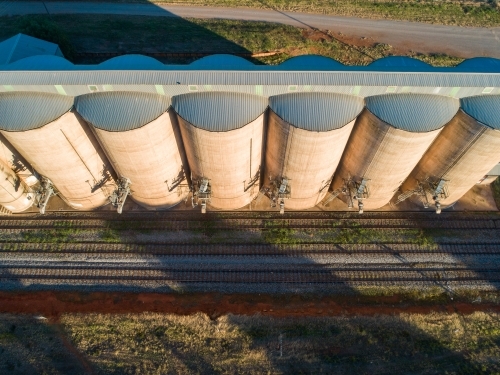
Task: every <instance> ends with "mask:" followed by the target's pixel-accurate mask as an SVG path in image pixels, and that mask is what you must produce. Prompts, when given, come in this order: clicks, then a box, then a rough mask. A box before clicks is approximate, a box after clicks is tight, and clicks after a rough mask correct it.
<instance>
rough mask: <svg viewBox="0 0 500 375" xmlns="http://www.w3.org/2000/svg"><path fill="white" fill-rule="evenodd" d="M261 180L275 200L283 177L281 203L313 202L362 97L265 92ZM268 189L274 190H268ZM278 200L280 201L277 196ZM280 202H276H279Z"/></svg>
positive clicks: (297, 206) (330, 174)
mask: <svg viewBox="0 0 500 375" xmlns="http://www.w3.org/2000/svg"><path fill="white" fill-rule="evenodd" d="M269 105H270V109H271V110H270V111H269V120H268V129H267V141H266V143H267V145H266V154H265V172H264V185H265V186H266V188H267V189H266V190H268V191H269V192H271V193H270V194H269V195H270V198H271V199H273V200H275V201H276V200H277V201H278V202H279V201H280V198H279V197H278V196H277V194H278V195H279V192H278V190H277V187H278V185H280V184H281V182H282V181H286V183H287V185H289V191H290V193H289V197H288V199H287V200H286V203H284V202H283V203H284V204H286V207H287V208H290V209H294V210H302V209H307V208H311V207H314V206H315V205H316V204H318V203H319V202H320V201H321V200H322V199H323V198H324V196H325V195H326V193H327V192H328V187H329V186H330V184H331V182H332V177H333V173H334V172H335V169H336V168H337V165H338V163H339V161H340V158H341V157H342V153H343V152H344V149H345V146H346V144H347V140H348V139H349V136H350V134H351V131H352V128H353V126H354V120H355V119H356V117H357V116H358V115H359V113H360V112H361V111H362V109H363V107H364V102H363V99H361V98H358V97H354V96H348V95H342V94H333V93H314V92H311V93H294V94H285V95H278V96H274V97H271V98H270V102H269ZM273 191H274V193H273ZM280 203H281V202H280ZM283 203H281V204H283Z"/></svg>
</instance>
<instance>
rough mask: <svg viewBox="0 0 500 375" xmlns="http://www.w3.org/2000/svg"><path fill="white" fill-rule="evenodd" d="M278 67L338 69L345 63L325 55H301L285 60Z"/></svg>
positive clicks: (291, 68)
mask: <svg viewBox="0 0 500 375" xmlns="http://www.w3.org/2000/svg"><path fill="white" fill-rule="evenodd" d="M278 67H279V68H282V69H286V70H338V69H339V68H340V69H341V68H343V67H345V65H344V64H342V63H340V62H338V61H337V60H334V59H331V58H329V57H325V56H319V55H301V56H295V57H292V58H290V59H288V60H285V61H283V62H282V63H281V64H279V65H278Z"/></svg>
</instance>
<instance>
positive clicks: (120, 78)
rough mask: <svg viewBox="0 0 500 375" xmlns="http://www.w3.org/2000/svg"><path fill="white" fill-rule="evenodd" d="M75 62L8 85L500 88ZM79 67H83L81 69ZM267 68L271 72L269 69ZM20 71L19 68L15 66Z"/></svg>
mask: <svg viewBox="0 0 500 375" xmlns="http://www.w3.org/2000/svg"><path fill="white" fill-rule="evenodd" d="M82 68H83V67H82V66H75V67H74V68H72V69H75V70H68V71H60V70H59V71H57V70H55V71H33V72H30V73H29V74H25V73H24V72H18V71H9V69H11V66H10V64H8V65H4V66H2V69H3V70H2V71H0V84H2V85H35V86H36V85H106V84H110V85H157V84H162V85H165V86H166V85H186V86H187V85H231V86H235V85H236V86H238V85H241V86H243V85H263V86H266V85H279V86H283V85H309V86H315V85H317V86H402V87H404V86H409V87H483V88H484V87H500V74H499V73H456V72H454V71H453V70H450V69H448V70H444V71H436V72H425V73H415V72H392V71H391V72H371V71H363V70H362V69H363V68H361V67H355V68H352V67H350V68H346V70H345V71H331V72H326V71H301V72H290V71H276V70H273V69H267V67H263V68H260V69H262V70H260V71H254V70H246V71H229V70H223V71H217V70H208V71H195V70H193V71H190V70H185V68H184V69H183V68H181V67H176V68H177V70H174V69H172V68H169V69H172V70H164V71H151V70H134V71H125V70H117V71H99V70H90V69H91V68H92V69H94V67H90V68H89V70H85V69H82ZM77 69H78V70H77ZM264 69H265V70H264ZM13 70H14V69H13Z"/></svg>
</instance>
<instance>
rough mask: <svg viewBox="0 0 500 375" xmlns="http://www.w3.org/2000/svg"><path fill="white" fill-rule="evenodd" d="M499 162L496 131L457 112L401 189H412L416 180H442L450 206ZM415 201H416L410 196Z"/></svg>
mask: <svg viewBox="0 0 500 375" xmlns="http://www.w3.org/2000/svg"><path fill="white" fill-rule="evenodd" d="M499 160H500V131H499V130H494V129H491V128H489V127H487V126H485V125H483V124H481V123H480V122H478V121H476V120H475V119H473V118H472V117H470V116H468V115H467V114H466V113H464V112H463V111H462V110H460V111H459V112H458V113H457V115H456V116H455V117H454V118H453V120H452V121H451V122H450V123H448V124H447V125H446V126H445V127H444V129H443V131H442V132H441V133H440V134H439V135H438V137H437V138H436V140H435V141H434V142H433V143H432V145H431V146H430V147H429V149H428V150H427V151H426V152H425V154H424V155H423V157H422V159H421V160H420V161H419V163H418V164H417V166H416V167H415V169H414V170H413V171H412V172H411V174H410V175H409V176H408V178H407V179H406V181H405V182H404V183H403V185H402V186H401V190H402V191H403V192H404V191H407V190H413V189H415V188H416V187H417V184H418V181H425V180H426V179H427V178H430V179H431V180H439V179H445V180H447V181H448V182H447V183H446V186H447V190H448V192H449V196H448V198H447V199H442V200H441V201H440V202H441V204H442V205H443V206H446V205H449V204H452V203H454V202H456V201H457V200H458V199H460V198H461V197H462V196H463V195H464V194H465V193H466V192H467V191H469V190H470V189H471V188H472V187H473V186H474V185H475V184H476V183H477V182H478V181H479V180H480V179H481V178H483V177H484V176H485V175H486V174H488V172H489V171H490V170H491V169H492V168H493V167H494V166H495V165H496V164H498V161H499ZM412 199H414V200H415V201H416V202H419V200H418V199H419V198H418V197H416V196H414V197H413V198H412Z"/></svg>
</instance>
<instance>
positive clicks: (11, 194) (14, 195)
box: [0, 161, 34, 213]
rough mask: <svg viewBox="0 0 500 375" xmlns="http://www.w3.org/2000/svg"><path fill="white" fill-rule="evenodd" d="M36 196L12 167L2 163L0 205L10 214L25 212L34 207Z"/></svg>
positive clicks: (0, 163)
mask: <svg viewBox="0 0 500 375" xmlns="http://www.w3.org/2000/svg"><path fill="white" fill-rule="evenodd" d="M33 202H34V195H33V193H32V192H31V191H30V189H29V188H28V186H27V185H26V184H25V183H24V181H22V180H21V179H20V178H19V177H18V176H17V175H16V174H15V173H14V172H13V171H12V169H10V167H9V166H8V165H7V164H5V163H4V162H3V161H0V204H1V205H2V206H4V207H5V208H6V209H8V210H9V211H10V212H14V213H15V212H23V211H26V210H27V209H28V208H30V207H31V206H32V205H33Z"/></svg>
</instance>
